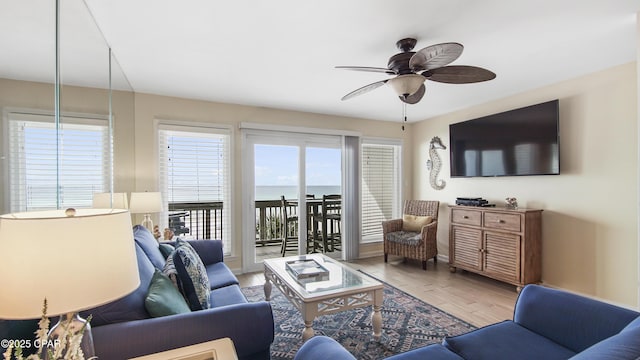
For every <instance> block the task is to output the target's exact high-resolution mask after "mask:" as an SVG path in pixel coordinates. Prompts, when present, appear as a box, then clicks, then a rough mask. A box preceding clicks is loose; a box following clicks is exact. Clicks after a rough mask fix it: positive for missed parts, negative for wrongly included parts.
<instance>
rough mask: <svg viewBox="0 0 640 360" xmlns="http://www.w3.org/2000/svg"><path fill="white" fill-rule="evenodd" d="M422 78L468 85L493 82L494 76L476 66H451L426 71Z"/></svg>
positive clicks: (490, 72)
mask: <svg viewBox="0 0 640 360" xmlns="http://www.w3.org/2000/svg"><path fill="white" fill-rule="evenodd" d="M422 76H424V77H426V78H427V79H429V80H431V81H436V82H441V83H447V84H470V83H477V82H482V81H488V80H493V79H495V77H496V74H495V73H493V72H492V71H489V70H487V69H484V68H481V67H477V66H467V65H452V66H445V67H441V68H437V69H432V70H427V71H425V72H423V73H422Z"/></svg>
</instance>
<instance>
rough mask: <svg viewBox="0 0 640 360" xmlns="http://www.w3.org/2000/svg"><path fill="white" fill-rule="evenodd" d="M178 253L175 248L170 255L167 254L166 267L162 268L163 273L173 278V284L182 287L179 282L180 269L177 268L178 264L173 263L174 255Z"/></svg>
mask: <svg viewBox="0 0 640 360" xmlns="http://www.w3.org/2000/svg"><path fill="white" fill-rule="evenodd" d="M175 253H176V251H175V249H174V250H173V252H171V254H169V256H167V261H166V262H165V263H164V267H163V268H162V273H163V274H164V275H165V276H166V277H168V278H169V279H171V282H173V285H175V286H176V287H177V288H178V289H180V284H178V270H176V266H175V264H174V263H173V255H174V254H175Z"/></svg>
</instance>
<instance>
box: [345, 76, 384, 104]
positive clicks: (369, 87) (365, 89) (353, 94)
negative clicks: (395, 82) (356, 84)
mask: <svg viewBox="0 0 640 360" xmlns="http://www.w3.org/2000/svg"><path fill="white" fill-rule="evenodd" d="M387 81H389V80H382V81H376V82H374V83H372V84H369V85H365V86H363V87H361V88H359V89H356V90H353V91H352V92H350V93H348V94H347V95H345V96H343V97H342V101H344V100H349V99H351V98H353V97H356V96H358V95H362V94H364V93H368V92H369V91H371V90H374V89H377V88H379V87H380V86H382V85H384V84H386V82H387Z"/></svg>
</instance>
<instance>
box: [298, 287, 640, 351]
mask: <svg viewBox="0 0 640 360" xmlns="http://www.w3.org/2000/svg"><path fill="white" fill-rule="evenodd" d="M355 355H356V356H357V354H355ZM638 358H640V313H638V312H636V311H632V310H628V309H624V308H621V307H617V306H613V305H610V304H606V303H604V302H601V301H597V300H593V299H589V298H586V297H583V296H578V295H575V294H571V293H568V292H565V291H561V290H554V289H549V288H545V287H542V286H538V285H527V286H526V287H525V288H524V289H523V290H522V292H521V293H520V295H519V297H518V300H517V302H516V306H515V310H514V316H513V320H507V321H503V322H500V323H497V324H492V325H489V326H486V327H483V328H481V329H477V330H474V331H471V332H469V333H466V334H463V335H459V336H453V337H447V338H445V339H444V340H443V342H442V343H441V344H434V345H429V346H425V347H422V348H419V349H415V350H411V351H408V352H405V353H402V354H398V355H394V356H392V357H390V358H388V360H417V359H429V360H433V359H435V360H440V359H457V360H460V359H469V360H476V359H490V360H501V359H504V360H512V359H519V360H528V359H531V360H538V359H545V360H553V359H576V360H578V359H581V360H582V359H638ZM295 359H296V360H315V359H317V360H320V359H331V360H347V359H349V360H354V359H355V357H354V356H353V355H351V354H350V353H349V352H347V351H346V350H345V349H344V348H343V347H342V346H341V345H340V344H338V343H337V342H336V341H334V340H333V339H330V338H328V337H324V336H316V337H314V338H312V339H310V340H309V341H307V342H306V343H305V344H304V345H303V346H302V347H301V348H300V350H299V351H298V352H297V354H296V357H295Z"/></svg>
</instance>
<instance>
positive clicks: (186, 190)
mask: <svg viewBox="0 0 640 360" xmlns="http://www.w3.org/2000/svg"><path fill="white" fill-rule="evenodd" d="M230 138H231V135H230V131H229V130H225V129H216V128H208V127H194V126H176V125H163V124H161V125H160V126H159V141H158V143H159V145H160V149H159V155H160V191H161V192H162V196H163V201H164V202H165V207H164V208H165V209H166V210H167V212H166V213H165V214H163V216H162V221H161V226H163V227H171V228H172V229H173V230H174V232H175V233H176V235H180V236H182V237H186V238H195V239H207V238H208V239H221V240H222V241H223V243H224V250H225V253H226V254H230V253H231V189H230V174H231V171H230V164H231V159H230Z"/></svg>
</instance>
